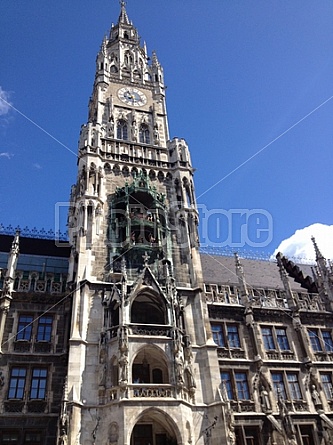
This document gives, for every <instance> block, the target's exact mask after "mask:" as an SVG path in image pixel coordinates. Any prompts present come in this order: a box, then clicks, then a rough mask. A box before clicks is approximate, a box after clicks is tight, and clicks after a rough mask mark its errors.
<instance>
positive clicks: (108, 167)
mask: <svg viewBox="0 0 333 445" xmlns="http://www.w3.org/2000/svg"><path fill="white" fill-rule="evenodd" d="M104 172H105V174H106V175H109V174H110V173H111V172H112V168H111V165H110V164H109V163H108V162H107V163H106V164H105V165H104Z"/></svg>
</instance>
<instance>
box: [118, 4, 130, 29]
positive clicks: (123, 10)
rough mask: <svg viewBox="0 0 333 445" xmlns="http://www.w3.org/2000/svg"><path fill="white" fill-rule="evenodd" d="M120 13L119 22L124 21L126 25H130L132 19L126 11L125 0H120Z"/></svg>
mask: <svg viewBox="0 0 333 445" xmlns="http://www.w3.org/2000/svg"><path fill="white" fill-rule="evenodd" d="M119 3H120V8H121V9H120V15H119V19H118V23H124V24H126V25H130V24H131V23H130V21H129V19H128V15H127V12H126V2H125V1H124V0H120V1H119Z"/></svg>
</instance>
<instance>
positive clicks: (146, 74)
mask: <svg viewBox="0 0 333 445" xmlns="http://www.w3.org/2000/svg"><path fill="white" fill-rule="evenodd" d="M145 80H147V81H148V82H150V81H151V75H150V74H149V73H145Z"/></svg>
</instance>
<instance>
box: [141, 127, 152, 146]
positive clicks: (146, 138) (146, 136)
mask: <svg viewBox="0 0 333 445" xmlns="http://www.w3.org/2000/svg"><path fill="white" fill-rule="evenodd" d="M139 140H140V142H143V143H144V144H150V133H149V128H148V125H146V124H141V125H140V130H139Z"/></svg>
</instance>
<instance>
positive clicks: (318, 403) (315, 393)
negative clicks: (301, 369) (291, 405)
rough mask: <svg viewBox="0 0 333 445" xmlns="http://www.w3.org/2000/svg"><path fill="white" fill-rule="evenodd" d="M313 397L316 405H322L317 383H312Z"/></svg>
mask: <svg viewBox="0 0 333 445" xmlns="http://www.w3.org/2000/svg"><path fill="white" fill-rule="evenodd" d="M311 397H312V400H313V403H314V404H315V406H317V405H321V400H320V396H319V394H318V391H317V390H316V386H315V385H311Z"/></svg>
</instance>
